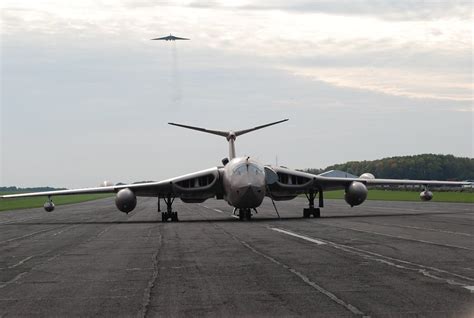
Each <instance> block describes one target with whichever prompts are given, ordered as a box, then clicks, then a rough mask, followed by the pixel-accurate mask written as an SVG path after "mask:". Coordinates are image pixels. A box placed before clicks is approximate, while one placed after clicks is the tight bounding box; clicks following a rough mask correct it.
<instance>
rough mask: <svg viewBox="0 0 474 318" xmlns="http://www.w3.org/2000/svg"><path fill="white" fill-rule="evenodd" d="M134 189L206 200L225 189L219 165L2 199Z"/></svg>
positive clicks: (148, 194)
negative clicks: (161, 177) (154, 177)
mask: <svg viewBox="0 0 474 318" xmlns="http://www.w3.org/2000/svg"><path fill="white" fill-rule="evenodd" d="M126 188H128V189H130V190H132V191H133V192H134V193H135V195H136V196H145V197H157V196H159V197H165V196H168V195H169V196H172V197H179V198H181V199H183V200H184V201H186V200H188V201H196V202H199V201H201V200H202V201H204V200H205V199H208V198H211V197H213V196H215V195H218V194H220V193H221V191H222V186H221V178H220V173H219V168H217V167H215V168H211V169H206V170H202V171H198V172H194V173H190V174H186V175H183V176H179V177H175V178H171V179H167V180H163V181H158V182H145V183H132V184H124V185H115V186H108V187H95V188H84V189H71V190H57V191H44V192H33V193H20V194H9V195H2V196H0V198H1V199H9V198H22V197H39V196H57V195H74V194H95V193H116V192H118V191H120V190H122V189H126Z"/></svg>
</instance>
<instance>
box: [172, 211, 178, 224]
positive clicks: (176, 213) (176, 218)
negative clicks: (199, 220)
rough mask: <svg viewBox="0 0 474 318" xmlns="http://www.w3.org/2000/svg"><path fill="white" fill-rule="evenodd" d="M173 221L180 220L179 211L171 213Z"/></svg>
mask: <svg viewBox="0 0 474 318" xmlns="http://www.w3.org/2000/svg"><path fill="white" fill-rule="evenodd" d="M171 221H173V222H178V221H179V220H178V212H172V213H171Z"/></svg>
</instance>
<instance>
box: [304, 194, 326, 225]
mask: <svg viewBox="0 0 474 318" xmlns="http://www.w3.org/2000/svg"><path fill="white" fill-rule="evenodd" d="M318 193H319V196H318V198H319V207H317V208H315V207H314V199H315V198H316V194H318ZM305 195H306V198H307V199H308V205H309V207H308V208H305V209H303V217H304V218H309V217H311V215H312V216H313V217H315V218H319V217H321V210H320V209H319V208H322V207H324V199H323V191H322V189H319V191H311V192H309V193H305Z"/></svg>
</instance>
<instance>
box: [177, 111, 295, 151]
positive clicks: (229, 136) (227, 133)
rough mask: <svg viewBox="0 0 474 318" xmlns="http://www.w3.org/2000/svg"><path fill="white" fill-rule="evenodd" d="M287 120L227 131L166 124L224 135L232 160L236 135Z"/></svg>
mask: <svg viewBox="0 0 474 318" xmlns="http://www.w3.org/2000/svg"><path fill="white" fill-rule="evenodd" d="M287 120H288V119H283V120H279V121H276V122H273V123H269V124H265V125H261V126H257V127H253V128H249V129H243V130H237V131H233V130H229V131H224V130H212V129H206V128H200V127H194V126H188V125H182V124H176V123H168V124H170V125H173V126H178V127H183V128H188V129H193V130H197V131H201V132H205V133H208V134H213V135H218V136H222V137H225V138H226V139H227V141H228V142H229V160H232V159H234V158H235V139H237V136H240V135H243V134H246V133H249V132H251V131H255V130H258V129H262V128H265V127H268V126H273V125H276V124H279V123H282V122H285V121H287Z"/></svg>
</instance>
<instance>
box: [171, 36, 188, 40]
mask: <svg viewBox="0 0 474 318" xmlns="http://www.w3.org/2000/svg"><path fill="white" fill-rule="evenodd" d="M173 38H174V39H175V40H189V39H187V38H180V37H178V36H173Z"/></svg>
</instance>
